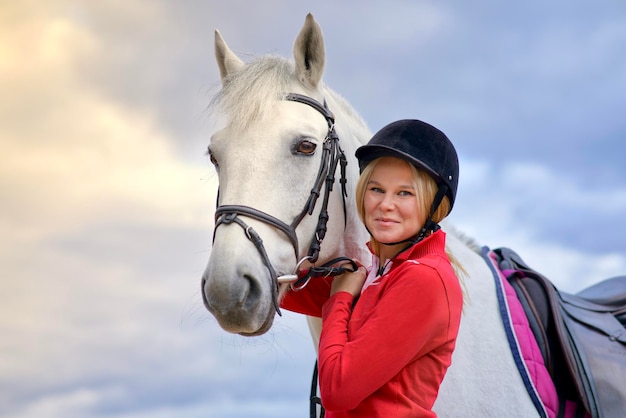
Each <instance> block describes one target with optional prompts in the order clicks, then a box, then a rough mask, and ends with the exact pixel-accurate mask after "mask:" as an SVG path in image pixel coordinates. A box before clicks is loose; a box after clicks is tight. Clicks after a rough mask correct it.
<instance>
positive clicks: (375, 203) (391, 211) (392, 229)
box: [363, 157, 426, 261]
mask: <svg viewBox="0 0 626 418" xmlns="http://www.w3.org/2000/svg"><path fill="white" fill-rule="evenodd" d="M364 186H365V190H364V194H363V220H364V222H365V225H366V226H367V228H368V229H369V231H370V233H371V234H372V237H373V238H374V239H375V240H376V241H377V242H379V243H398V244H394V245H381V246H380V247H379V251H378V252H379V254H378V255H379V257H380V258H381V261H384V260H386V259H388V258H391V257H393V256H394V255H395V254H396V253H397V252H398V251H400V250H402V249H403V248H404V247H405V246H406V243H405V242H403V241H405V240H408V239H410V238H412V237H414V236H416V235H417V234H418V233H419V231H420V229H421V228H422V226H423V225H424V223H425V221H426V219H425V218H426V214H425V212H424V210H423V205H421V204H420V202H421V200H422V199H420V198H419V197H418V189H417V183H416V177H415V175H414V171H413V170H412V168H411V166H410V165H409V164H408V163H407V162H405V161H403V160H400V159H398V158H393V157H385V158H381V159H380V160H379V161H377V162H376V164H375V166H374V167H373V170H372V172H371V175H370V176H369V179H368V180H367V182H366V183H365V185H364Z"/></svg>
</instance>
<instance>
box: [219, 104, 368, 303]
mask: <svg viewBox="0 0 626 418" xmlns="http://www.w3.org/2000/svg"><path fill="white" fill-rule="evenodd" d="M283 100H287V101H292V102H298V103H303V104H306V105H308V106H311V107H312V108H314V109H315V110H317V111H318V112H320V113H321V114H322V116H324V118H325V119H326V122H327V124H328V132H327V134H326V137H325V138H324V141H323V148H322V159H321V163H320V167H319V170H318V172H317V177H316V179H315V183H314V184H313V188H312V189H311V193H310V195H309V198H308V199H307V201H306V203H305V205H304V208H303V209H302V211H300V213H299V214H298V216H296V217H295V219H294V220H293V221H292V222H291V224H289V225H288V224H287V223H285V222H283V221H282V220H280V219H278V218H276V217H274V216H272V215H270V214H268V213H265V212H263V211H260V210H258V209H255V208H252V207H249V206H244V205H221V206H219V202H218V206H217V208H216V209H215V229H214V230H213V237H214V239H215V231H216V230H217V228H218V227H219V226H220V225H223V224H226V225H228V224H231V223H236V224H238V225H239V226H240V227H241V228H242V229H243V230H244V232H245V234H246V237H247V238H248V239H249V240H250V241H251V242H252V243H253V244H254V246H255V247H256V249H257V251H258V252H259V254H260V256H261V259H262V260H263V264H265V266H266V267H267V269H268V271H269V274H270V280H271V284H272V302H273V304H274V308H275V309H276V312H277V313H278V314H279V315H281V312H280V308H279V306H278V287H279V285H280V284H281V283H291V286H292V288H293V289H296V290H299V289H302V288H303V287H304V286H306V284H307V283H308V282H309V280H310V279H311V278H312V277H321V276H333V275H338V274H342V273H344V272H345V271H351V270H349V269H346V268H344V267H332V265H333V264H336V263H338V262H350V263H351V265H352V270H356V268H357V267H356V264H355V263H354V261H352V260H350V259H349V258H345V257H339V258H336V259H334V260H331V261H329V262H327V263H325V264H324V265H323V266H318V267H315V266H314V267H312V268H309V269H308V271H307V272H306V273H304V274H303V273H302V272H301V271H300V267H301V266H302V264H303V263H304V262H305V261H308V262H309V263H310V264H312V265H313V264H314V263H315V262H316V261H317V259H318V258H319V253H320V249H321V244H322V241H323V240H324V237H325V236H326V230H327V226H326V225H327V223H328V219H329V216H328V202H329V198H330V193H331V192H332V190H333V185H334V183H335V172H336V171H337V166H340V167H341V177H340V180H339V182H340V184H341V196H342V200H343V216H344V225H345V224H346V223H347V213H346V197H347V192H346V166H347V164H348V162H347V160H346V156H345V154H344V152H343V150H342V149H341V147H340V146H339V136H338V135H337V133H336V132H335V117H334V115H333V114H332V112H331V111H330V110H329V109H328V106H327V105H326V102H325V101H324V104H323V105H322V104H321V103H319V102H318V101H317V100H315V99H313V98H311V97H308V96H304V95H301V94H297V93H289V94H287V95H285V97H284V98H283ZM324 185H325V188H324V195H323V199H322V206H321V210H320V214H319V217H318V220H317V227H316V228H315V234H314V236H313V238H312V240H311V245H310V246H309V251H308V254H307V255H306V256H305V257H303V258H302V259H300V260H298V257H299V245H298V236H297V234H296V228H297V227H298V225H299V224H300V222H302V220H303V219H304V217H305V216H306V215H312V214H313V210H314V209H315V205H316V203H317V200H318V198H319V197H320V195H321V191H322V186H324ZM242 216H243V217H248V218H252V219H256V220H258V221H261V222H263V223H266V224H268V225H270V226H272V227H274V228H276V229H278V230H279V231H281V232H283V233H284V234H285V235H286V236H287V238H288V239H289V241H290V242H291V245H292V246H293V250H294V254H295V258H296V260H297V263H296V266H295V268H294V270H293V272H292V274H286V275H282V276H278V275H277V274H276V270H275V269H274V267H273V266H272V263H271V262H270V259H269V257H268V255H267V251H266V250H265V246H264V245H263V240H262V239H261V237H260V236H259V234H258V233H257V232H256V231H255V230H254V229H253V228H252V227H251V226H249V225H248V224H246V223H245V222H244V221H243V220H242V219H241V217H242Z"/></svg>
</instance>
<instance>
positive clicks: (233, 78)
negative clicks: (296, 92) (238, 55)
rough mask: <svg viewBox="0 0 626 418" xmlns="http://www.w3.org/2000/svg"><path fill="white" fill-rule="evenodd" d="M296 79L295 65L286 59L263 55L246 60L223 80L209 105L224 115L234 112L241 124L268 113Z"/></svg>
mask: <svg viewBox="0 0 626 418" xmlns="http://www.w3.org/2000/svg"><path fill="white" fill-rule="evenodd" d="M294 82H297V79H296V76H295V66H294V64H293V63H292V62H289V61H288V60H286V59H285V58H282V57H279V56H273V55H266V56H263V57H259V58H256V59H254V60H252V61H251V62H249V63H247V64H246V65H245V66H243V67H242V68H241V69H240V70H238V71H235V72H233V73H231V74H229V75H228V76H226V78H225V79H224V80H223V82H222V90H221V91H220V92H219V93H218V94H217V95H216V96H215V97H214V98H213V100H212V101H211V104H210V106H209V107H210V108H211V109H213V110H215V111H217V112H220V113H223V114H225V115H237V122H238V124H239V126H240V127H242V128H246V127H248V126H250V125H251V124H252V123H253V122H255V121H257V120H259V119H263V118H265V117H266V116H268V115H269V112H270V109H271V108H272V105H273V104H274V103H275V102H276V101H278V100H281V99H282V98H283V97H284V96H285V94H286V93H288V92H289V90H290V89H291V87H290V86H291V85H292V84H293V83H294Z"/></svg>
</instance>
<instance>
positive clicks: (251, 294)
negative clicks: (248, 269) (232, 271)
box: [243, 274, 261, 310]
mask: <svg viewBox="0 0 626 418" xmlns="http://www.w3.org/2000/svg"><path fill="white" fill-rule="evenodd" d="M243 278H244V279H245V280H246V281H247V282H248V291H247V292H246V294H245V295H244V298H243V307H244V308H245V309H246V310H250V309H254V308H255V307H256V305H258V303H259V300H260V299H261V286H259V282H258V280H257V279H255V278H254V276H251V275H249V274H244V275H243Z"/></svg>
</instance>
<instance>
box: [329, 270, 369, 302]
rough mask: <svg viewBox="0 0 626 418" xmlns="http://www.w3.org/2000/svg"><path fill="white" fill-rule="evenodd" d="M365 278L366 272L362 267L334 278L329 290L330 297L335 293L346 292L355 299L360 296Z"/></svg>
mask: <svg viewBox="0 0 626 418" xmlns="http://www.w3.org/2000/svg"><path fill="white" fill-rule="evenodd" d="M366 277H367V270H366V269H365V267H363V266H362V265H359V268H358V269H357V270H356V271H355V272H353V273H344V274H342V275H340V276H336V277H335V278H334V279H333V284H332V286H331V288H330V295H331V296H332V295H334V294H335V293H337V292H348V293H350V294H351V295H352V296H353V297H357V296H359V295H360V294H361V288H362V287H363V283H365V278H366Z"/></svg>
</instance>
